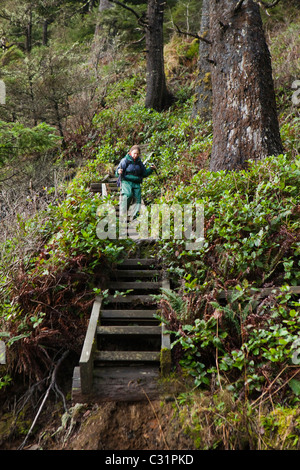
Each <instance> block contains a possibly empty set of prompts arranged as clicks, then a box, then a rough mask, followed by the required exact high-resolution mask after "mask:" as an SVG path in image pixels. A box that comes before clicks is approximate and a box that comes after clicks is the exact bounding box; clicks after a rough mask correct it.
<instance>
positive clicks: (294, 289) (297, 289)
mask: <svg viewBox="0 0 300 470" xmlns="http://www.w3.org/2000/svg"><path fill="white" fill-rule="evenodd" d="M280 289H281V287H262V288H257V289H254V288H250V289H249V293H250V294H252V295H255V294H257V297H267V296H268V295H270V294H274V293H275V294H279V293H280V292H281V290H280ZM236 292H237V290H235V289H229V290H228V291H225V290H223V291H221V292H220V293H219V294H218V297H219V298H220V299H225V298H227V297H229V298H230V296H231V295H232V294H234V293H236ZM287 292H289V293H291V294H300V286H289V290H288V291H287Z"/></svg>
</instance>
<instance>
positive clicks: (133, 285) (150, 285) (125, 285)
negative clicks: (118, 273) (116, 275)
mask: <svg viewBox="0 0 300 470" xmlns="http://www.w3.org/2000/svg"><path fill="white" fill-rule="evenodd" d="M108 287H109V288H111V289H118V290H119V289H126V290H127V289H135V290H136V289H151V290H152V289H153V290H157V289H160V288H161V287H162V283H161V282H156V281H149V282H143V281H134V282H132V281H131V282H126V281H125V282H122V281H117V282H115V281H111V282H109V284H108Z"/></svg>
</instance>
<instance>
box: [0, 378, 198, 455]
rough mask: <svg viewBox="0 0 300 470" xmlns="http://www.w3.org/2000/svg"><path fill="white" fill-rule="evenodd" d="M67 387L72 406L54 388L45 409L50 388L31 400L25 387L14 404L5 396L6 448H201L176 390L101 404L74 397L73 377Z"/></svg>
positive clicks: (1, 438) (0, 433) (1, 416)
mask: <svg viewBox="0 0 300 470" xmlns="http://www.w3.org/2000/svg"><path fill="white" fill-rule="evenodd" d="M67 382H69V380H68V381H67ZM62 391H63V393H64V395H65V397H66V398H67V401H66V407H67V412H66V410H65V408H64V405H63V402H62V400H61V399H60V397H59V396H56V394H54V393H53V391H51V392H50V394H49V396H48V398H47V400H46V401H45V402H44V405H43V408H42V409H41V411H40V413H39V410H40V408H41V404H42V402H43V398H44V397H45V394H44V392H43V393H42V394H39V396H38V397H37V396H35V397H34V396H31V397H30V399H29V400H28V397H27V398H25V397H26V394H25V395H23V396H22V393H20V391H19V393H18V398H17V395H16V396H15V400H14V404H13V403H12V401H11V400H10V405H8V403H7V401H6V399H5V397H2V400H1V403H0V451H1V450H8V451H13V450H19V449H20V448H22V449H24V450H47V451H48V450H49V451H58V450H188V449H189V450H194V449H195V445H194V443H193V441H192V439H190V438H189V437H188V436H187V435H186V434H184V432H183V429H182V428H183V426H182V423H181V422H180V417H179V415H178V413H177V404H176V399H175V395H173V394H172V391H170V394H164V396H163V397H161V399H158V400H154V401H152V400H151V401H150V400H149V399H148V398H147V397H146V398H145V401H143V402H104V403H99V404H79V403H72V402H71V400H68V396H69V395H70V383H69V385H68V384H67V383H65V384H64V387H63V389H62ZM11 396H12V395H10V397H11ZM20 397H22V398H20ZM34 421H35V426H34V427H33V429H32V430H31V432H30V433H29V430H30V428H31V426H32V423H33V422H34Z"/></svg>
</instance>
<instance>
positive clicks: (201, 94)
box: [192, 0, 212, 121]
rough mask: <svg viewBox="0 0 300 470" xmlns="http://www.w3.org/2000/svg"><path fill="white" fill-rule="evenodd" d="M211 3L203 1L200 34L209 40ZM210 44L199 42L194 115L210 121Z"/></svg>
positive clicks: (208, 0) (206, 0)
mask: <svg viewBox="0 0 300 470" xmlns="http://www.w3.org/2000/svg"><path fill="white" fill-rule="evenodd" d="M209 3H210V0H203V2H202V19H201V27H200V35H201V37H202V38H204V39H207V40H209V36H210V34H209ZM209 51H210V44H209V42H206V41H204V40H200V43H199V59H198V77H197V82H196V88H195V103H194V108H193V113H192V116H193V117H194V118H195V117H196V116H200V117H201V118H202V119H203V120H204V121H210V120H211V117H212V90H211V70H210V69H211V65H210V62H209Z"/></svg>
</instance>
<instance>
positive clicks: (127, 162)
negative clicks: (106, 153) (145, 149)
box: [117, 158, 143, 188]
mask: <svg viewBox="0 0 300 470" xmlns="http://www.w3.org/2000/svg"><path fill="white" fill-rule="evenodd" d="M125 163H126V165H125V168H124V170H123V175H124V174H125V171H126V169H127V167H128V165H129V164H130V163H131V162H130V161H129V160H127V158H126V162H125ZM141 163H142V162H141V160H139V161H138V164H139V165H140V167H141V169H143V168H142V165H141ZM121 177H122V175H119V177H118V179H117V187H118V188H120V187H121V181H122V178H121Z"/></svg>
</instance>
